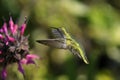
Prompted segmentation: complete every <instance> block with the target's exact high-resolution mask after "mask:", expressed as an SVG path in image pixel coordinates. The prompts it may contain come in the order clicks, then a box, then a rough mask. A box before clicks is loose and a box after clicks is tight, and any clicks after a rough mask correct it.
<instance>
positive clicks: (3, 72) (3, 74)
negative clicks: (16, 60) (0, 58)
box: [1, 68, 7, 80]
mask: <svg viewBox="0 0 120 80" xmlns="http://www.w3.org/2000/svg"><path fill="white" fill-rule="evenodd" d="M1 77H2V80H5V78H6V77H7V71H6V68H3V70H2V73H1Z"/></svg>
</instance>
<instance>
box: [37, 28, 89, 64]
mask: <svg viewBox="0 0 120 80" xmlns="http://www.w3.org/2000/svg"><path fill="white" fill-rule="evenodd" d="M52 33H53V35H54V36H55V38H54V39H46V40H37V42H38V43H41V44H44V45H47V46H51V47H54V48H59V49H68V50H70V51H71V52H72V53H73V54H74V55H77V56H78V57H79V58H82V59H83V61H84V62H85V63H86V64H89V62H88V59H87V57H86V54H85V52H84V50H83V48H82V46H81V45H80V44H79V43H77V42H76V41H75V40H74V39H72V37H71V36H70V35H69V34H68V33H67V31H66V30H65V28H64V27H60V28H54V27H52Z"/></svg>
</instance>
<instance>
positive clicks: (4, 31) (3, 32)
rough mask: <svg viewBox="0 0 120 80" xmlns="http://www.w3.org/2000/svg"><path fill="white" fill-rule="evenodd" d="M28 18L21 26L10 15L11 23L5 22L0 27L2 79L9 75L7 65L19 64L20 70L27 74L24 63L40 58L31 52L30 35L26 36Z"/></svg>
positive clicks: (31, 62)
mask: <svg viewBox="0 0 120 80" xmlns="http://www.w3.org/2000/svg"><path fill="white" fill-rule="evenodd" d="M25 29H26V18H25V21H24V23H23V24H22V26H21V27H18V25H17V24H14V22H13V20H12V17H10V20H9V25H8V26H7V23H6V22H5V23H4V24H3V27H2V28H1V29H0V66H1V67H3V70H2V72H1V77H2V80H5V78H6V76H7V71H6V67H7V66H8V65H10V64H12V63H17V64H18V70H19V71H20V72H21V73H22V74H23V76H25V74H24V70H23V68H22V64H35V62H34V60H35V59H39V57H38V56H37V55H35V54H29V45H28V36H24V32H25ZM0 80H1V79H0Z"/></svg>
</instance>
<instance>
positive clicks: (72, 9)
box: [0, 0, 120, 80]
mask: <svg viewBox="0 0 120 80" xmlns="http://www.w3.org/2000/svg"><path fill="white" fill-rule="evenodd" d="M119 4H120V1H119V0H0V26H2V25H3V18H5V19H6V21H8V20H9V14H11V16H12V17H13V20H14V22H15V23H18V24H19V25H20V24H21V23H23V21H24V17H25V16H27V17H28V23H27V29H26V32H25V35H28V34H30V38H29V44H30V50H31V53H33V54H38V55H39V56H40V57H41V60H36V62H37V64H38V66H37V67H36V66H35V65H28V66H26V65H24V68H25V74H26V76H27V79H26V80H120V5H119ZM50 27H65V28H66V29H67V31H68V32H69V33H70V34H71V35H72V36H74V38H75V39H76V40H77V41H80V42H81V43H82V45H83V46H84V48H85V51H86V54H87V57H88V59H89V62H90V64H89V65H86V64H85V63H84V62H83V61H82V60H81V59H79V58H78V57H76V56H73V55H72V54H71V53H70V52H69V51H68V50H61V49H54V48H50V47H47V46H44V45H41V44H38V43H36V42H35V40H38V39H48V38H52V34H51V32H50ZM7 70H8V77H7V80H24V79H23V76H22V74H21V73H20V72H18V71H17V65H16V64H13V65H10V66H9V67H8V68H7Z"/></svg>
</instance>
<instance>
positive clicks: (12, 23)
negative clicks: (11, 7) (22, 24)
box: [9, 17, 14, 34]
mask: <svg viewBox="0 0 120 80" xmlns="http://www.w3.org/2000/svg"><path fill="white" fill-rule="evenodd" d="M9 25H10V30H11V32H12V34H13V32H14V22H13V20H12V17H10V21H9Z"/></svg>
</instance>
